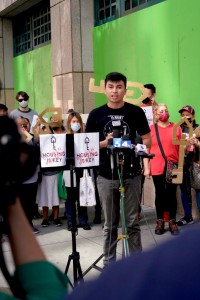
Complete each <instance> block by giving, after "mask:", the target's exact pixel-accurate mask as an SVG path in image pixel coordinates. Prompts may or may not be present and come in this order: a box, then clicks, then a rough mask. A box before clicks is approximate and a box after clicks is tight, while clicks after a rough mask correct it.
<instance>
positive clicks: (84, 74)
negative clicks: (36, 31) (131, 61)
mask: <svg viewBox="0 0 200 300" xmlns="http://www.w3.org/2000/svg"><path fill="white" fill-rule="evenodd" d="M50 6H51V32H52V39H51V42H52V66H53V70H52V73H53V99H54V105H55V106H59V107H62V108H63V113H65V112H67V110H68V109H69V108H74V109H75V110H77V111H79V112H80V113H87V112H89V111H90V110H91V108H93V105H94V100H93V99H94V95H93V94H91V93H89V91H88V87H89V79H90V78H91V77H93V56H92V29H93V24H94V21H93V15H94V14H93V1H92V0H87V1H80V0H73V1H72V0H51V1H50Z"/></svg>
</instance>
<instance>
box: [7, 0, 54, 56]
mask: <svg viewBox="0 0 200 300" xmlns="http://www.w3.org/2000/svg"><path fill="white" fill-rule="evenodd" d="M13 38H14V56H17V55H20V54H23V53H26V52H28V51H31V50H33V49H35V48H36V47H40V46H43V45H44V44H45V43H48V42H49V41H51V20H50V6H49V1H42V2H41V3H39V4H38V5H36V6H34V7H32V8H31V9H29V10H27V11H26V12H23V13H21V14H19V15H17V17H15V18H14V20H13Z"/></svg>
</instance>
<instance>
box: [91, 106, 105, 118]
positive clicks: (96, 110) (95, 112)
mask: <svg viewBox="0 0 200 300" xmlns="http://www.w3.org/2000/svg"><path fill="white" fill-rule="evenodd" d="M106 109H107V104H104V105H101V106H99V107H96V108H94V109H93V110H91V112H90V113H89V115H90V116H93V115H95V116H97V115H101V114H102V113H103V112H105V111H106Z"/></svg>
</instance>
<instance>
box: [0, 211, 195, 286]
mask: <svg viewBox="0 0 200 300" xmlns="http://www.w3.org/2000/svg"><path fill="white" fill-rule="evenodd" d="M88 214H89V223H90V224H91V226H92V230H88V231H87V230H83V229H82V228H81V229H78V235H77V238H76V242H77V251H78V252H79V254H80V265H81V268H82V272H83V273H84V271H85V270H87V269H88V268H89V267H90V265H91V264H92V263H94V261H95V260H96V259H97V258H98V257H99V256H100V255H101V254H102V249H103V238H102V236H103V234H102V226H103V223H102V224H100V225H93V224H92V220H93V218H94V208H93V207H91V208H89V209H88ZM60 215H61V216H62V215H63V207H61V211H60ZM177 218H178V216H177ZM41 221H42V220H41V219H38V220H34V226H36V227H37V228H38V229H39V230H40V233H39V234H37V235H36V237H37V239H38V241H39V243H40V245H41V247H42V248H43V250H44V252H45V254H46V256H47V259H48V260H49V261H51V262H52V263H54V264H55V265H56V266H57V267H58V268H59V269H61V271H62V272H65V269H66V265H67V262H68V257H69V255H70V254H71V253H72V238H71V232H70V231H68V230H67V225H66V220H63V226H61V227H55V225H54V224H53V223H52V224H51V225H50V226H49V227H45V228H44V227H41V225H40V224H41ZM155 222H156V213H155V209H154V208H151V207H147V206H143V209H142V219H141V221H140V224H141V234H142V245H143V250H144V251H146V250H148V249H151V248H154V247H156V246H157V245H159V244H161V243H163V242H165V241H166V240H168V239H174V238H176V237H174V236H172V235H171V233H170V232H169V231H168V224H167V223H166V232H165V233H164V234H163V235H161V236H159V235H155V234H154V228H155ZM191 226H193V225H190V226H184V227H183V228H180V230H181V231H182V230H187V228H191ZM120 229H121V228H119V232H120ZM3 249H4V255H5V259H6V261H7V267H8V269H9V271H10V272H12V271H13V263H12V257H11V252H10V247H9V243H8V242H7V241H5V242H4V243H3ZM121 255H122V241H119V242H118V246H117V257H118V259H120V258H121ZM98 266H100V267H102V260H101V261H100V262H99V263H98ZM99 274H100V272H99V271H97V270H95V269H92V270H90V271H89V272H88V273H87V274H86V275H85V276H84V280H89V279H93V278H95V277H97V276H99ZM68 276H69V279H70V281H71V282H72V283H73V262H72V261H71V263H70V267H69V271H68ZM7 286H8V285H7V282H6V281H5V279H4V277H3V275H2V273H0V287H1V288H4V287H7Z"/></svg>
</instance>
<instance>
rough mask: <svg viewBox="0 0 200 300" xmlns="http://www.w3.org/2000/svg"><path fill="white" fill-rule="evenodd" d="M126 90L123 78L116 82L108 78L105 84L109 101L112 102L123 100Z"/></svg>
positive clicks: (117, 102) (116, 102)
mask: <svg viewBox="0 0 200 300" xmlns="http://www.w3.org/2000/svg"><path fill="white" fill-rule="evenodd" d="M126 91H127V90H126V87H125V84H124V82H123V81H122V80H120V81H116V82H115V81H110V80H108V81H107V83H106V86H105V94H106V96H107V98H108V102H110V103H112V104H119V103H121V102H123V98H124V96H125V94H126Z"/></svg>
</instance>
